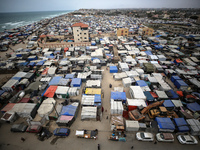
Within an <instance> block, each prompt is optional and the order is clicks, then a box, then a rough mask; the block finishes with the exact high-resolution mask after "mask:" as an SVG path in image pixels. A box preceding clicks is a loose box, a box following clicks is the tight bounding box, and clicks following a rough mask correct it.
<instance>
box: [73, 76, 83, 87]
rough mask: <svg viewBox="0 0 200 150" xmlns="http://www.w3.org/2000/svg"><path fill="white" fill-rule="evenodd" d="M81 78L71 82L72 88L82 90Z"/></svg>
mask: <svg viewBox="0 0 200 150" xmlns="http://www.w3.org/2000/svg"><path fill="white" fill-rule="evenodd" d="M81 84H82V82H81V78H73V79H72V82H71V87H77V88H81Z"/></svg>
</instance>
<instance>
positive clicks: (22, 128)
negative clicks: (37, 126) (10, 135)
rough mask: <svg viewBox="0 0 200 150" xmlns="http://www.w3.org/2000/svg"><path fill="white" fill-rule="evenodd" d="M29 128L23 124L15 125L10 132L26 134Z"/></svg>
mask: <svg viewBox="0 0 200 150" xmlns="http://www.w3.org/2000/svg"><path fill="white" fill-rule="evenodd" d="M27 127H28V126H27V125H25V124H22V123H21V124H14V125H12V127H11V129H10V131H11V132H25V131H26V129H27Z"/></svg>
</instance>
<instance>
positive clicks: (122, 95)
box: [111, 92, 126, 100]
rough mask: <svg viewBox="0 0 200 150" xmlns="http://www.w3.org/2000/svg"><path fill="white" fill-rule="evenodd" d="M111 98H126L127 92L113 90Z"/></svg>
mask: <svg viewBox="0 0 200 150" xmlns="http://www.w3.org/2000/svg"><path fill="white" fill-rule="evenodd" d="M111 99H114V100H126V93H125V92H111Z"/></svg>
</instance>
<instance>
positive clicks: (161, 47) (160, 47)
mask: <svg viewBox="0 0 200 150" xmlns="http://www.w3.org/2000/svg"><path fill="white" fill-rule="evenodd" d="M155 49H163V46H162V45H155Z"/></svg>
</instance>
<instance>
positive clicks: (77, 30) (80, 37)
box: [71, 22, 89, 42]
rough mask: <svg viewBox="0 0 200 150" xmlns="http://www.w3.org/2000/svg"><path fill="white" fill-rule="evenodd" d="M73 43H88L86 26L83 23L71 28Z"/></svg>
mask: <svg viewBox="0 0 200 150" xmlns="http://www.w3.org/2000/svg"><path fill="white" fill-rule="evenodd" d="M71 27H72V30H73V35H74V42H88V41H89V33H88V25H87V24H83V23H81V22H80V23H75V24H73V25H72V26H71Z"/></svg>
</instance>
